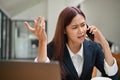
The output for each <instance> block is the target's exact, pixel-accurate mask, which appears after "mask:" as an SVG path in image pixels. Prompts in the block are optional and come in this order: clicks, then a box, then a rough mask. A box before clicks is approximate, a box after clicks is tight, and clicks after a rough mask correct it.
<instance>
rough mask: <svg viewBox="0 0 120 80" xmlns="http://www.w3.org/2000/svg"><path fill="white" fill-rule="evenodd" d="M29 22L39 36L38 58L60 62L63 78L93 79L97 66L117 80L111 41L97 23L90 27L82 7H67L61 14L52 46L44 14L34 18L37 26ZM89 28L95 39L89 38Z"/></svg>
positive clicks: (75, 79)
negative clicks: (48, 39)
mask: <svg viewBox="0 0 120 80" xmlns="http://www.w3.org/2000/svg"><path fill="white" fill-rule="evenodd" d="M25 25H26V27H27V28H28V29H29V30H30V31H32V32H33V33H34V34H35V35H36V36H37V37H38V39H39V48H38V57H37V58H36V61H38V62H49V61H50V60H57V61H59V63H60V67H61V75H62V79H63V80H90V79H91V75H92V71H93V67H94V66H96V67H97V68H98V69H99V70H100V71H101V73H102V74H103V75H104V76H107V77H110V78H112V79H113V80H117V78H118V77H117V71H118V67H117V63H116V60H115V58H114V57H113V56H112V54H111V51H110V48H109V44H108V42H107V41H106V40H105V38H104V36H103V35H102V34H101V32H100V31H99V30H98V29H97V28H96V27H95V26H89V27H88V28H87V24H86V18H85V15H84V13H83V12H82V11H81V10H80V9H77V8H75V7H66V8H65V9H64V10H63V11H62V12H61V13H60V15H59V18H58V22H57V25H56V32H55V35H54V38H53V40H52V41H51V42H50V43H49V44H48V45H47V36H46V32H45V22H44V18H43V17H38V19H37V20H35V21H34V28H32V27H31V26H30V25H29V24H28V23H27V22H25ZM88 29H90V32H91V33H92V34H94V41H91V40H87V39H86V31H87V30H88ZM98 44H100V45H101V47H102V49H101V47H100V46H99V45H98Z"/></svg>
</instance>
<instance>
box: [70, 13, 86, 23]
mask: <svg viewBox="0 0 120 80" xmlns="http://www.w3.org/2000/svg"><path fill="white" fill-rule="evenodd" d="M82 22H85V18H84V17H83V16H82V15H80V14H77V15H76V16H75V17H74V18H73V19H72V22H71V23H82Z"/></svg>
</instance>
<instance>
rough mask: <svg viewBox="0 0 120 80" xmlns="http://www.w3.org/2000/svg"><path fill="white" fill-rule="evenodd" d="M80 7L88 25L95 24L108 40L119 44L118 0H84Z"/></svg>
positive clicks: (119, 0) (119, 7)
mask: <svg viewBox="0 0 120 80" xmlns="http://www.w3.org/2000/svg"><path fill="white" fill-rule="evenodd" d="M81 8H82V10H83V11H84V12H85V15H86V17H87V22H88V24H89V25H95V26H97V27H98V28H99V29H100V30H101V31H102V33H103V35H104V36H105V37H106V38H107V39H108V40H110V41H112V42H114V43H116V44H120V38H119V35H120V31H119V30H120V0H86V1H85V2H83V3H82V4H81Z"/></svg>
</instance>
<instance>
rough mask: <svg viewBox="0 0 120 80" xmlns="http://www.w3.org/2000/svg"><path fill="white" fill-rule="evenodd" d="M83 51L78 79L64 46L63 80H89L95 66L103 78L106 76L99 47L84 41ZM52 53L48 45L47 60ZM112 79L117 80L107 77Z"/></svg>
mask: <svg viewBox="0 0 120 80" xmlns="http://www.w3.org/2000/svg"><path fill="white" fill-rule="evenodd" d="M83 50H84V53H83V55H84V63H83V69H82V74H81V76H80V77H79V76H78V74H77V72H76V69H75V67H74V65H73V63H72V60H71V58H70V55H69V51H68V49H67V47H66V45H65V48H64V55H63V66H64V69H65V71H66V79H65V80H90V79H91V75H92V71H93V67H94V66H96V67H97V68H98V69H99V70H100V71H101V72H102V74H103V75H104V76H107V75H106V73H105V71H104V54H103V52H102V49H101V47H100V46H99V45H98V44H97V43H95V42H93V41H90V40H84V42H83ZM53 52H54V45H52V44H48V46H47V53H48V57H49V59H51V58H52V55H53ZM107 77H110V78H112V80H118V75H117V74H116V75H114V76H107Z"/></svg>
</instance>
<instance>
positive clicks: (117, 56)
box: [113, 53, 120, 76]
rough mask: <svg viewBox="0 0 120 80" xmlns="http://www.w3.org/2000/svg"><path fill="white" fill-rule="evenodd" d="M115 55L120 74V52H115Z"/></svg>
mask: <svg viewBox="0 0 120 80" xmlns="http://www.w3.org/2000/svg"><path fill="white" fill-rule="evenodd" d="M113 56H114V57H115V58H116V60H117V63H118V74H119V76H120V53H113Z"/></svg>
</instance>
